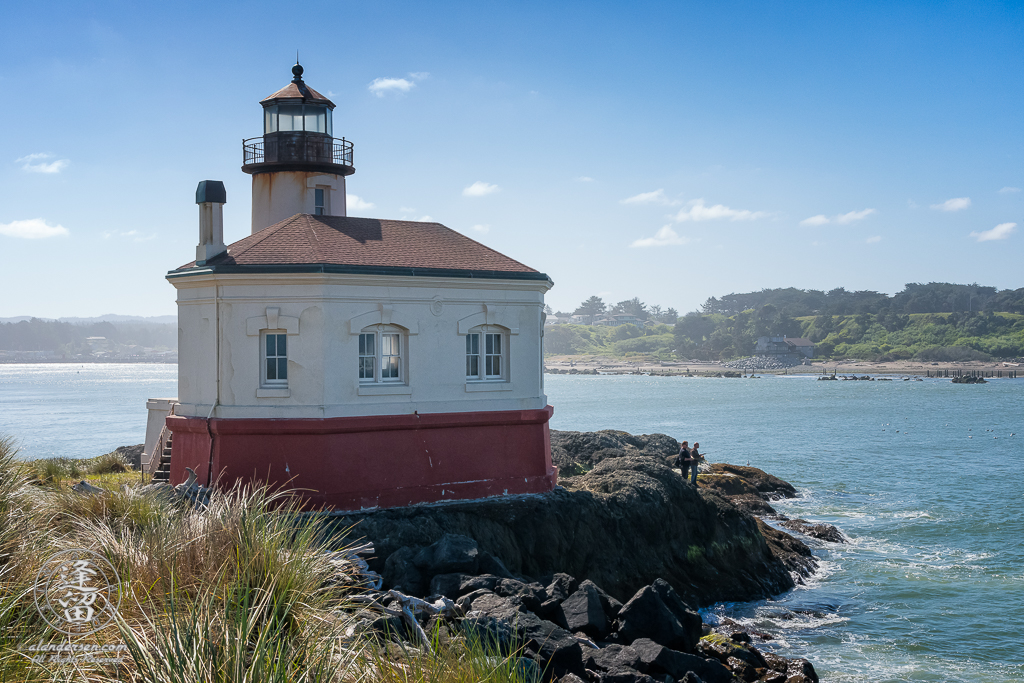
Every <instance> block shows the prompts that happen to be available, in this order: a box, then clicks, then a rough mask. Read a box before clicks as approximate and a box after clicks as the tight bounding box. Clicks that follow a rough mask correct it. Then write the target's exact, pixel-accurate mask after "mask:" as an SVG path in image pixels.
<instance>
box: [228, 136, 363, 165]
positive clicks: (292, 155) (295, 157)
mask: <svg viewBox="0 0 1024 683" xmlns="http://www.w3.org/2000/svg"><path fill="white" fill-rule="evenodd" d="M300 140H301V142H299V141H300ZM268 142H270V143H271V144H267V143H268ZM289 142H292V143H294V144H287V143H289ZM282 143H284V144H282ZM352 152H353V146H352V141H351V140H346V139H345V138H331V137H327V136H322V135H315V136H314V135H304V134H300V136H297V137H296V138H293V139H288V138H273V139H271V140H267V138H266V137H264V136H260V137H256V138H247V139H244V140H242V163H243V164H245V165H247V166H248V165H250V164H264V163H281V162H284V163H287V162H312V163H321V164H324V163H326V164H338V165H341V166H352V165H353V163H352V158H353V155H352Z"/></svg>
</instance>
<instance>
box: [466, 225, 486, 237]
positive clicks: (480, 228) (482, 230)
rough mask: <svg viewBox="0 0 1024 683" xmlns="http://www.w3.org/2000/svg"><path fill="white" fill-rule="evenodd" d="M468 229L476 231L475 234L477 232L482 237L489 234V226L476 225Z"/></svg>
mask: <svg viewBox="0 0 1024 683" xmlns="http://www.w3.org/2000/svg"><path fill="white" fill-rule="evenodd" d="M469 229H470V230H476V231H477V232H479V233H481V234H483V235H486V234H487V233H489V232H490V231H491V226H489V225H480V224H477V225H473V226H470V228H469Z"/></svg>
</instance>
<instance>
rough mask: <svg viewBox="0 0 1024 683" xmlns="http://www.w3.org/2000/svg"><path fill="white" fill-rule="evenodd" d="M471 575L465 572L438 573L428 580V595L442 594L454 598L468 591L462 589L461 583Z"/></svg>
mask: <svg viewBox="0 0 1024 683" xmlns="http://www.w3.org/2000/svg"><path fill="white" fill-rule="evenodd" d="M470 578H471V577H470V576H469V575H467V574H438V575H437V576H435V577H434V578H432V579H431V580H430V589H429V591H430V595H443V596H445V597H447V598H451V599H452V600H455V599H457V598H460V597H462V596H463V595H464V594H465V593H467V592H469V591H465V592H464V591H462V590H461V589H462V585H463V584H464V583H465V582H466V581H467V579H470Z"/></svg>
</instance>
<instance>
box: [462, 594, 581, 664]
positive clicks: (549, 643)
mask: <svg viewBox="0 0 1024 683" xmlns="http://www.w3.org/2000/svg"><path fill="white" fill-rule="evenodd" d="M477 612H479V613H482V614H483V615H486V616H489V617H492V618H494V619H498V620H500V621H504V622H506V623H508V624H510V625H511V627H512V630H513V636H514V639H515V642H516V643H517V644H519V645H520V646H522V647H523V648H524V649H525V650H526V652H527V653H529V655H530V656H531V657H532V658H533V659H534V660H535V661H536V662H537V663H538V664H540V665H541V667H546V668H545V674H546V675H547V676H556V677H557V676H563V675H564V674H566V673H575V674H577V675H579V676H586V671H585V668H584V666H583V651H582V650H581V649H580V645H579V642H578V641H577V640H576V638H574V637H573V635H572V634H571V633H569V632H568V631H566V630H565V629H562V628H559V627H558V626H557V625H556V624H554V623H552V622H550V621H546V620H544V619H541V618H540V617H538V616H537V615H536V614H533V613H532V612H528V611H526V610H525V609H524V608H523V606H522V605H521V604H520V603H519V600H518V599H517V598H506V597H502V596H499V595H494V594H491V595H481V596H480V597H478V598H476V599H475V600H473V603H472V613H477ZM474 616H476V615H475V614H474Z"/></svg>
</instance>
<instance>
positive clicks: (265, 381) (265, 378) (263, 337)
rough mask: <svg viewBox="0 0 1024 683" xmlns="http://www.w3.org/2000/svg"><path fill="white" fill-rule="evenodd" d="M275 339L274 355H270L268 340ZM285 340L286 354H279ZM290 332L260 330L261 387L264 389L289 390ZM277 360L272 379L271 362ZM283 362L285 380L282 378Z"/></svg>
mask: <svg viewBox="0 0 1024 683" xmlns="http://www.w3.org/2000/svg"><path fill="white" fill-rule="evenodd" d="M271 337H272V338H273V339H274V351H275V353H274V355H271V354H270V353H269V351H270V348H269V346H268V340H269V339H270V338H271ZM282 339H283V340H284V343H285V349H284V350H285V352H284V353H283V354H281V353H277V351H279V350H280V346H279V345H280V342H281V340H282ZM288 346H289V344H288V332H287V330H283V329H279V330H260V387H261V388H263V389H287V388H288ZM272 358H273V359H274V360H275V365H276V369H275V372H274V375H275V377H274V378H271V377H270V376H269V375H270V374H271V373H269V372H268V371H269V361H270V359H272ZM281 360H284V365H283V367H284V374H285V376H284V378H283V379H282V378H281V377H280V368H281V367H282V365H281Z"/></svg>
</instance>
